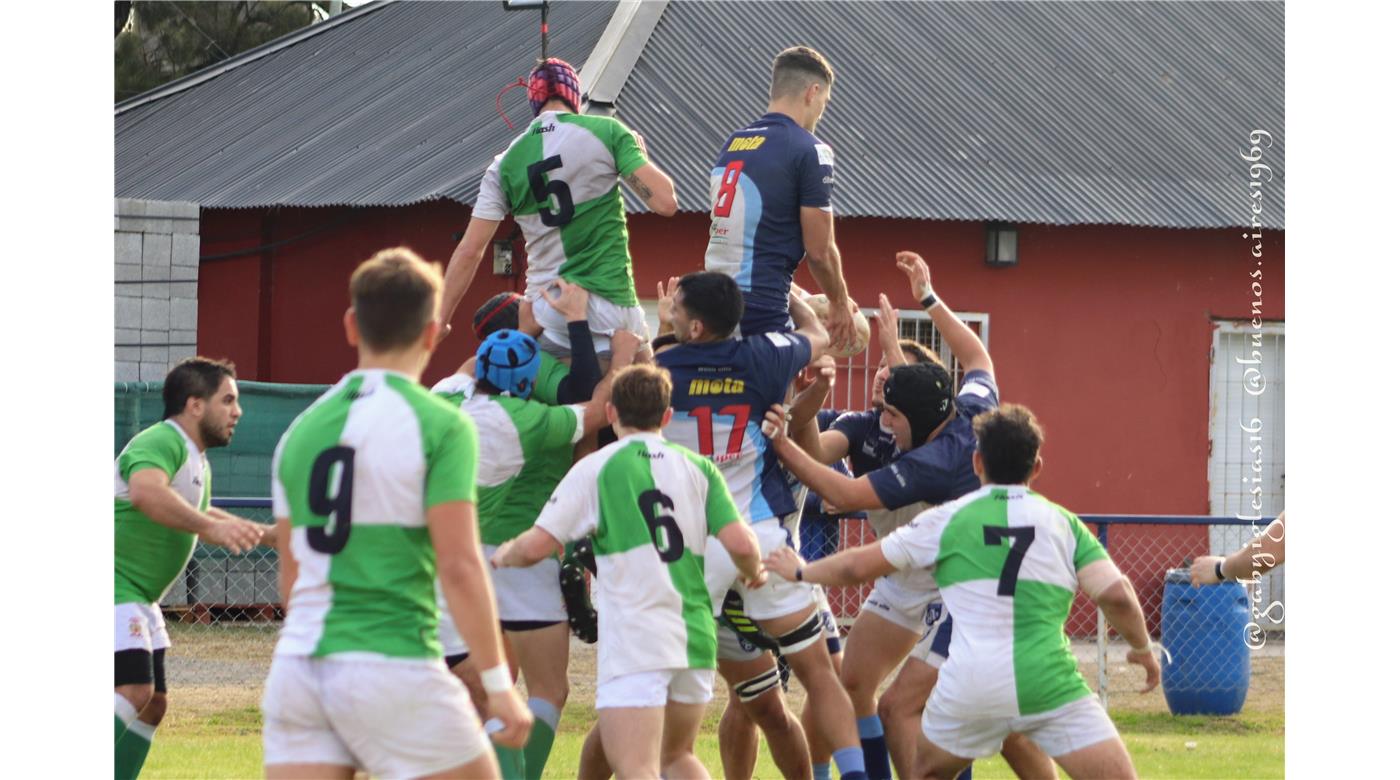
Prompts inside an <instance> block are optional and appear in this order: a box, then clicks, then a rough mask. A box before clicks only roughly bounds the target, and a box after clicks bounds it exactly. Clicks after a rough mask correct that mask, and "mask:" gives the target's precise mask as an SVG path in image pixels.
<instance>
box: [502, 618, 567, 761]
mask: <svg viewBox="0 0 1400 780" xmlns="http://www.w3.org/2000/svg"><path fill="white" fill-rule="evenodd" d="M505 634H506V644H507V645H508V646H510V647H511V649H512V650H513V651H514V652H513V655H514V656H515V658H516V660H517V661H519V663H520V673H521V675H522V676H523V677H524V678H525V689H526V691H527V692H528V693H529V697H530V698H529V701H527V702H526V704H527V705H528V706H529V708H530V712H531V713H533V714H534V716H535V724H534V726H533V727H532V728H531V731H530V739H529V741H528V742H526V743H525V776H526V777H540V776H541V775H542V774H543V772H544V764H545V762H546V760H547V759H548V756H549V752H550V750H551V748H552V747H553V745H554V734H555V732H556V731H557V730H558V728H559V715H560V713H562V712H563V711H564V702H565V701H566V700H567V699H568V698H569V624H568V623H557V624H555V625H552V626H546V627H544V628H537V629H534V630H531V631H507V632H505Z"/></svg>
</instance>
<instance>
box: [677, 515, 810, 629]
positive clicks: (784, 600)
mask: <svg viewBox="0 0 1400 780" xmlns="http://www.w3.org/2000/svg"><path fill="white" fill-rule="evenodd" d="M750 527H751V528H753V532H754V535H755V536H757V537H758V548H759V553H760V555H762V556H763V557H765V558H766V557H767V556H768V554H769V553H771V552H773V551H774V550H776V549H778V548H779V547H784V546H786V547H793V543H792V534H790V533H789V532H788V530H787V528H786V527H784V525H783V524H782V523H781V522H780V521H779V520H778V519H777V518H770V519H768V520H760V521H758V522H757V523H754V524H752V525H751V526H750ZM705 585H706V587H708V588H709V590H710V602H711V604H712V605H713V607H714V614H715V617H719V614H720V609H721V607H723V606H724V594H725V593H727V592H728V591H729V589H730V588H734V589H735V590H737V591H739V595H741V596H743V597H744V612H745V614H747V615H748V616H749V617H751V618H753V619H754V620H772V619H773V618H780V617H785V616H787V615H791V614H793V613H794V612H799V611H802V610H807V609H810V608H811V606H812V604H813V603H814V602H815V601H816V597H815V596H814V595H813V586H812V585H810V584H808V583H805V582H788V581H787V580H785V579H783V578H782V577H779V576H777V575H773V574H770V575H768V582H767V583H765V584H764V585H763V587H761V588H756V589H750V588H748V587H747V586H745V585H744V584H743V583H741V582H739V568H738V567H737V566H735V565H734V560H733V559H732V558H730V557H729V553H728V552H727V551H726V550H725V549H724V545H722V544H720V543H719V540H718V539H716V538H715V537H713V536H711V537H710V538H709V540H708V541H706V542H705Z"/></svg>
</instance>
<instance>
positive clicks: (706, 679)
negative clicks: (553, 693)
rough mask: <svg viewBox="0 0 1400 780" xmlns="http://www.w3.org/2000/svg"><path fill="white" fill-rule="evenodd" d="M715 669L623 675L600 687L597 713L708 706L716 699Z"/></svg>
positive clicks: (671, 670) (667, 670)
mask: <svg viewBox="0 0 1400 780" xmlns="http://www.w3.org/2000/svg"><path fill="white" fill-rule="evenodd" d="M714 681H715V671H714V670H713V669H657V670H654V671H648V672H634V673H632V674H622V675H618V676H617V677H614V678H612V679H611V680H608V681H607V682H601V683H598V700H597V704H596V705H595V709H600V710H603V709H608V708H609V707H665V706H666V702H668V701H674V702H678V703H680V704H708V703H709V701H710V699H711V698H713V697H714Z"/></svg>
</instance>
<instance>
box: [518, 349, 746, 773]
mask: <svg viewBox="0 0 1400 780" xmlns="http://www.w3.org/2000/svg"><path fill="white" fill-rule="evenodd" d="M670 403H671V380H670V376H669V374H668V373H667V372H666V371H664V370H662V369H657V368H654V367H652V366H640V365H639V366H630V367H628V368H625V369H623V370H622V371H621V372H619V373H618V375H617V378H616V380H615V381H614V382H613V388H612V396H611V401H610V403H609V404H608V406H607V414H608V420H609V421H610V422H612V423H613V428H614V429H615V430H616V432H617V435H618V441H616V442H614V443H612V444H610V445H608V446H607V447H604V448H603V449H601V450H599V451H597V452H595V453H593V454H592V455H589V456H588V457H586V458H584V459H583V460H580V461H579V462H578V464H577V465H575V466H574V468H573V469H572V470H570V471H569V474H568V476H566V477H565V478H564V481H563V482H562V483H560V485H559V487H558V488H557V489H556V490H555V491H554V495H553V496H551V497H550V499H549V503H548V505H546V506H545V509H544V512H543V513H541V515H540V518H539V520H538V521H536V523H535V526H534V528H532V529H530V530H529V531H527V532H526V533H525V534H523V535H522V536H520V537H518V538H517V539H515V540H512V541H510V542H507V543H506V544H505V545H503V546H502V547H501V548H500V549H498V550H497V551H496V554H495V555H494V556H492V558H491V563H492V565H494V566H497V567H503V566H529V565H531V564H533V563H534V562H536V561H539V560H543V559H544V558H546V557H549V556H551V555H553V554H555V553H557V552H558V551H559V550H560V549H561V548H562V545H563V544H565V543H567V542H571V541H576V540H579V539H583V538H585V537H587V536H590V535H591V536H592V538H593V550H594V554H595V555H596V557H597V561H598V577H597V581H596V584H595V588H596V592H597V605H598V694H597V696H598V698H597V709H598V725H599V730H600V731H601V734H602V739H603V750H604V752H605V753H606V755H607V759H608V763H609V764H610V765H611V767H612V770H613V773H614V774H616V776H617V777H620V778H621V777H625V778H645V777H653V778H654V777H660V776H661V773H662V772H663V771H664V772H665V774H666V776H668V777H706V776H707V774H706V772H705V768H704V766H703V765H702V764H701V763H700V762H699V760H698V759H696V758H695V754H694V744H695V736H696V734H697V733H698V731H699V728H700V721H701V719H702V718H703V717H704V713H705V704H706V703H707V702H709V700H710V697H711V684H712V682H713V678H714V669H715V655H716V649H717V644H716V639H715V624H714V619H713V617H712V613H713V608H712V606H711V604H710V595H709V589H708V588H707V586H706V585H705V571H704V568H705V557H704V556H705V547H706V541H707V539H708V538H709V537H710V536H714V537H716V538H717V539H718V541H719V542H720V544H721V545H722V546H723V548H724V551H725V552H726V553H727V554H728V555H729V556H730V557H732V558H733V560H734V562H735V564H736V565H737V566H738V569H739V571H740V572H741V576H742V577H743V579H744V580H745V582H746V583H748V584H750V585H752V586H754V587H758V586H761V585H762V583H763V582H764V580H765V576H764V573H763V569H762V567H761V566H760V565H759V560H758V559H759V552H758V551H759V548H758V539H757V537H756V536H755V535H754V533H753V531H752V530H751V529H750V528H749V527H748V524H747V523H742V522H736V521H738V520H739V519H740V517H739V510H738V508H737V507H736V506H735V505H734V500H733V498H732V497H731V496H730V495H729V489H728V488H727V487H726V486H725V483H724V478H723V477H722V476H721V475H720V473H719V470H718V469H717V468H716V467H715V466H714V464H712V463H711V462H709V461H708V460H706V459H705V458H702V457H700V456H699V455H696V454H695V453H693V452H691V451H690V450H687V449H685V448H684V447H681V446H680V445H677V444H673V443H671V442H668V441H666V440H665V439H664V438H662V436H661V429H662V427H664V426H665V424H666V423H667V421H669V419H670V417H671V408H670Z"/></svg>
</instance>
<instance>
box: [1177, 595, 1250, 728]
mask: <svg viewBox="0 0 1400 780" xmlns="http://www.w3.org/2000/svg"><path fill="white" fill-rule="evenodd" d="M1248 624H1249V597H1248V596H1247V595H1246V593H1245V589H1244V586H1243V585H1241V584H1239V583H1237V582H1229V583H1224V584H1221V585H1207V586H1204V587H1200V588H1193V587H1191V572H1190V570H1188V569H1172V570H1171V571H1169V572H1167V580H1166V585H1165V592H1164V593H1163V595H1162V644H1163V645H1164V646H1165V647H1166V648H1167V651H1168V652H1170V653H1171V657H1172V662H1171V663H1167V661H1166V658H1165V656H1164V657H1162V658H1161V659H1159V660H1160V661H1161V663H1162V692H1163V693H1164V694H1165V695H1166V697H1167V707H1168V708H1170V709H1171V711H1172V714H1173V715H1234V714H1235V713H1237V712H1239V711H1240V709H1241V708H1243V707H1244V699H1245V695H1246V694H1248V693H1249V647H1248V646H1247V645H1245V626H1246V625H1248Z"/></svg>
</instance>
